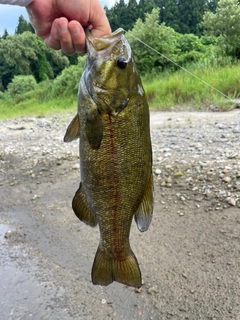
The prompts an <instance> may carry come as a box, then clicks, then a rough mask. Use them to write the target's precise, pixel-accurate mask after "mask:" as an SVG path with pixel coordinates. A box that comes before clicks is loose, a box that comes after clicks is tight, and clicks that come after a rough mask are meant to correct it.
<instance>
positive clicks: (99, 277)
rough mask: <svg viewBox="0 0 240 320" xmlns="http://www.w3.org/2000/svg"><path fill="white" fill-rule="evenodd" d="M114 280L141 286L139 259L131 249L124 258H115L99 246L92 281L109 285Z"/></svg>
mask: <svg viewBox="0 0 240 320" xmlns="http://www.w3.org/2000/svg"><path fill="white" fill-rule="evenodd" d="M113 281H117V282H119V283H123V284H125V285H128V286H131V287H137V288H140V287H141V285H142V277H141V271H140V268H139V265H138V262H137V259H136V257H135V255H134V253H133V252H132V250H131V249H129V252H127V253H126V257H125V258H124V259H121V260H117V259H113V257H111V255H109V253H108V252H107V251H106V250H104V248H103V247H101V246H99V247H98V250H97V253H96V256H95V259H94V263H93V267H92V283H93V284H98V285H101V286H107V285H109V284H110V283H112V282H113Z"/></svg>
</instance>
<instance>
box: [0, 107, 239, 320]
mask: <svg viewBox="0 0 240 320" xmlns="http://www.w3.org/2000/svg"><path fill="white" fill-rule="evenodd" d="M69 119H70V117H69V115H67V116H61V117H60V118H58V117H52V118H47V119H45V118H44V119H33V118H31V119H15V120H10V121H5V122H1V126H0V148H1V149H0V244H1V246H0V279H1V280H0V281H1V285H0V287H1V290H0V310H1V311H0V319H1V320H8V319H9V320H10V319H14V320H17V319H19V320H20V319H23V320H28V319H34V320H40V319H41V320H45V319H51V320H55V319H62V320H70V319H76V320H77V319H78V320H82V319H83V320H93V319H100V320H101V319H116V320H129V319H161V320H165V319H171V320H179V319H190V320H195V319H201V320H207V319H215V320H223V319H224V320H228V319H234V320H240V276H239V275H240V271H239V270H240V202H239V201H238V199H239V198H240V191H239V190H238V188H237V187H236V188H235V189H234V188H233V186H232V187H229V182H227V181H226V183H227V185H228V187H227V186H226V183H225V184H223V183H222V182H221V181H222V180H221V179H222V176H221V175H220V178H219V175H218V174H217V175H214V174H212V178H211V179H212V180H207V178H206V179H205V176H204V172H206V173H209V174H210V173H211V172H215V171H216V172H218V173H219V170H220V171H224V170H225V171H226V172H227V170H229V171H231V172H232V174H235V176H234V177H235V178H234V179H235V180H234V181H235V182H234V183H236V186H238V181H240V174H239V177H238V173H239V172H240V142H239V140H240V138H239V137H240V133H236V132H235V134H234V136H231V135H230V136H227V135H226V133H225V136H227V139H228V143H230V146H231V147H232V148H233V149H234V150H235V152H236V154H234V155H232V156H231V154H230V155H228V156H227V157H226V159H225V160H224V162H221V161H222V159H221V156H220V159H218V156H217V155H216V159H215V160H212V158H211V155H212V154H215V153H217V150H218V149H221V148H222V149H223V150H224V149H225V148H226V144H224V140H223V141H222V142H221V141H220V140H219V144H218V145H217V147H216V146H215V145H213V144H212V143H211V144H210V143H209V150H210V152H208V153H207V152H203V151H201V150H202V149H201V148H200V153H198V149H199V148H198V149H197V151H194V152H192V151H191V148H193V147H191V144H188V148H187V147H186V146H185V144H184V143H183V147H182V149H186V150H188V151H189V152H187V151H186V152H185V151H184V152H181V153H179V152H175V151H174V150H176V149H177V148H175V149H172V148H171V150H170V153H171V154H170V155H168V154H166V153H169V150H163V151H162V154H161V155H162V156H159V154H160V152H161V148H168V145H167V143H169V142H168V141H170V140H167V139H168V138H166V137H169V134H170V133H171V135H172V134H175V135H174V137H175V138H174V139H175V140H177V142H176V141H175V143H177V144H179V145H180V147H181V143H182V141H183V140H184V138H183V136H181V134H182V135H184V134H185V137H186V141H190V140H191V136H193V134H192V133H193V132H194V137H197V136H198V133H199V132H202V130H203V124H204V125H206V130H207V129H209V131H208V132H209V133H208V135H209V136H208V137H207V140H211V141H213V139H214V137H216V134H217V132H218V131H216V130H222V132H225V130H224V127H222V128H220V126H221V125H223V126H228V125H229V126H230V128H231V126H232V127H233V128H234V127H235V126H236V125H238V123H239V124H240V111H239V110H234V111H233V112H228V113H187V112H181V113H169V112H168V113H153V114H152V115H151V129H152V136H153V150H154V172H155V171H156V170H158V171H156V173H155V208H154V218H153V221H152V224H151V226H150V228H149V230H148V231H147V232H146V233H140V232H139V231H138V230H137V227H136V225H135V223H133V225H132V229H131V239H130V241H131V246H132V248H133V251H134V252H135V254H136V256H137V258H138V261H139V264H140V268H141V271H142V276H143V281H144V283H143V286H142V289H141V292H140V293H138V292H136V291H135V289H134V288H128V287H126V286H124V285H121V284H117V283H114V284H112V285H110V286H108V287H104V288H101V287H100V286H93V285H92V283H91V278H90V274H91V266H92V262H93V259H94V255H95V251H96V248H97V246H98V241H99V231H98V228H93V229H92V228H90V227H88V226H86V225H84V224H83V223H81V222H80V221H79V220H78V219H77V218H76V217H75V216H74V214H73V212H72V209H71V200H72V197H73V195H74V193H75V191H76V190H77V188H78V184H79V165H78V162H79V159H78V146H77V142H76V143H73V144H68V145H67V146H66V145H64V144H63V143H62V137H63V134H64V130H65V128H66V124H67V122H68V120H69ZM216 124H218V126H216ZM227 128H229V127H227ZM215 129H216V130H215ZM183 130H184V131H183ZM229 132H230V131H229ZM231 132H232V131H231ZM201 134H202V133H201ZM211 134H212V136H211ZM158 137H159V140H158ZM162 137H165V138H166V140H164V139H163V138H162ZM171 137H172V136H171ZM178 137H179V139H178ZM169 139H170V138H169ZM171 139H173V138H171ZM201 139H202V140H201V146H202V147H204V148H205V145H204V143H205V142H204V141H205V140H206V139H205V138H201ZM222 139H223V138H222ZM171 141H172V140H171ZM184 141H185V140H184ZM217 143H218V142H217ZM159 145H160V147H159ZM189 145H190V147H189ZM227 146H228V147H229V144H228V145H227ZM194 150H195V149H194ZM204 150H205V149H204ZM190 151H191V152H190ZM197 155H198V157H197ZM179 159H180V160H181V161H180V160H179ZM201 161H202V162H203V163H202V164H201V166H202V167H201V166H200V169H199V170H200V171H201V172H200V171H199V170H198V168H197V164H199V162H200V163H201ZM195 164H196V165H195ZM194 168H197V169H196V170H195V169H194ZM226 168H227V169H226ZM228 168H229V169H228ZM175 169H176V170H175ZM168 170H170V171H171V172H170V173H169V174H168V175H166V172H167V171H168ZM214 170H215V171H214ZM234 170H235V171H234ZM238 170H239V171H238ZM179 172H180V173H179ZM234 172H235V173H234ZM174 175H175V177H178V179H176V181H177V182H175V180H174ZM200 175H202V176H203V179H202V178H201V179H200V178H199V177H200ZM164 179H165V180H164ZM169 179H170V180H169ZM184 179H185V180H184ZM187 179H188V180H187ZM189 179H192V180H191V181H194V184H192V185H190V186H189V183H188V184H186V181H190V180H189ZM232 179H233V178H232ZM181 180H182V182H183V183H179V181H181ZM220 180H221V181H220ZM219 181H220V182H219ZM205 182H206V183H208V184H211V186H212V185H214V186H215V187H216V188H217V189H216V188H215V189H214V192H212V193H211V197H210V200H209V194H210V193H204V194H203V193H201V192H202V191H201V192H200V191H199V192H197V191H196V190H200V189H201V190H202V187H203V183H205ZM222 186H224V188H229V189H228V190H230V191H231V192H230V191H227V192H229V194H228V195H229V197H227V196H226V197H225V198H224V199H223V198H221V197H220V198H219V197H218V196H217V191H216V190H218V191H219V192H220V191H221V192H222V193H223V194H224V192H225V189H224V190H223V187H222ZM200 187H201V188H200ZM222 190H223V191H222ZM201 195H202V197H200V196H201ZM199 197H200V198H199ZM231 201H232V202H231ZM218 202H219V203H218Z"/></svg>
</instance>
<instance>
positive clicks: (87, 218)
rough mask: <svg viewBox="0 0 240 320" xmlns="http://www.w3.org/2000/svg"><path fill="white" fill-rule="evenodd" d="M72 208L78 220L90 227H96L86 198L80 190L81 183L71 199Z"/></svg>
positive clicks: (94, 217) (93, 215)
mask: <svg viewBox="0 0 240 320" xmlns="http://www.w3.org/2000/svg"><path fill="white" fill-rule="evenodd" d="M72 208H73V211H74V213H75V215H76V216H77V217H78V219H80V220H81V221H83V222H85V223H86V224H88V225H89V226H91V227H95V226H96V225H97V218H96V216H95V214H94V213H93V212H92V211H91V209H90V208H89V206H88V203H87V199H86V196H85V194H84V192H83V189H82V183H80V187H79V189H78V191H77V192H76V194H75V196H74V198H73V201H72Z"/></svg>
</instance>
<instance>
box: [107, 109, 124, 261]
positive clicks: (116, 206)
mask: <svg viewBox="0 0 240 320" xmlns="http://www.w3.org/2000/svg"><path fill="white" fill-rule="evenodd" d="M107 115H108V124H109V139H110V150H111V162H112V168H113V180H114V182H115V183H114V186H113V187H114V189H113V200H114V204H113V206H112V208H113V211H112V213H113V225H112V232H113V251H114V254H115V256H116V260H118V259H120V258H121V252H120V251H119V228H118V210H119V205H120V192H119V177H118V172H117V159H116V150H115V136H114V128H113V123H112V115H111V114H110V113H108V114H107Z"/></svg>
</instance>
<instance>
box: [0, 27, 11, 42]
mask: <svg viewBox="0 0 240 320" xmlns="http://www.w3.org/2000/svg"><path fill="white" fill-rule="evenodd" d="M8 35H9V33H8V31H7V29H4V32H3V35H2V36H1V38H0V40H2V39H6V38H7V36H8Z"/></svg>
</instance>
